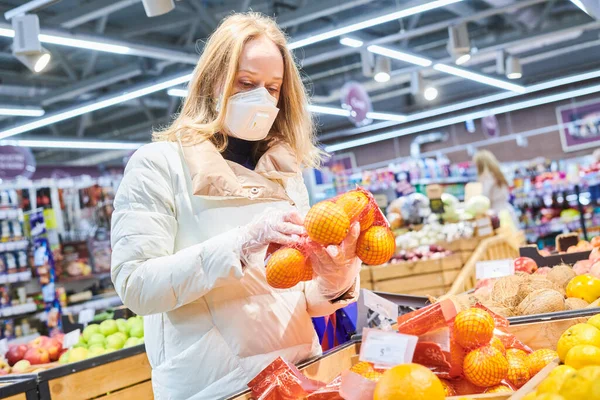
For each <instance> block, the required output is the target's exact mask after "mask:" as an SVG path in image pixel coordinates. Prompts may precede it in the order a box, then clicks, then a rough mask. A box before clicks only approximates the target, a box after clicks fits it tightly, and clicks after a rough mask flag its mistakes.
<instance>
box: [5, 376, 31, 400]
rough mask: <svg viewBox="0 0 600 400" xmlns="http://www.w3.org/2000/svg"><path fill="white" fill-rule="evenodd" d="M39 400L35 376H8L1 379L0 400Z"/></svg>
mask: <svg viewBox="0 0 600 400" xmlns="http://www.w3.org/2000/svg"><path fill="white" fill-rule="evenodd" d="M38 398H39V397H38V391H37V377H36V376H35V375H8V376H3V377H2V378H0V399H6V400H37V399H38Z"/></svg>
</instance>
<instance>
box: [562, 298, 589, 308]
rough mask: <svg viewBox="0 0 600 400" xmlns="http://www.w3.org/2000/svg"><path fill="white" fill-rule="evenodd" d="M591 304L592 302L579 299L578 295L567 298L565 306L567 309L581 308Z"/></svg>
mask: <svg viewBox="0 0 600 400" xmlns="http://www.w3.org/2000/svg"><path fill="white" fill-rule="evenodd" d="M589 305H590V304H589V303H588V302H587V301H585V300H583V299H578V298H577V297H569V298H568V299H566V300H565V308H566V309H567V310H581V309H582V308H586V307H587V306H589Z"/></svg>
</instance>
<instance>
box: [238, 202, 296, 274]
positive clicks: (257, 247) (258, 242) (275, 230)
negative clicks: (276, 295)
mask: <svg viewBox="0 0 600 400" xmlns="http://www.w3.org/2000/svg"><path fill="white" fill-rule="evenodd" d="M303 222H304V221H303V219H302V217H301V216H300V214H298V212H296V211H281V210H277V209H275V208H269V209H266V210H265V211H264V212H263V213H261V214H260V215H259V216H257V217H256V218H254V220H253V221H252V222H251V223H249V224H248V225H245V226H242V227H241V228H240V236H239V241H238V243H239V245H240V249H241V252H240V256H241V259H242V262H243V263H244V264H245V265H246V266H250V265H252V259H254V258H255V256H258V255H260V257H262V259H264V254H259V253H263V252H264V251H266V247H267V246H268V245H269V244H270V243H276V244H281V245H284V246H288V245H293V244H296V243H297V242H298V240H299V239H300V236H302V235H304V234H306V231H305V230H304V226H303Z"/></svg>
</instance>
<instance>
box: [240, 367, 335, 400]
mask: <svg viewBox="0 0 600 400" xmlns="http://www.w3.org/2000/svg"><path fill="white" fill-rule="evenodd" d="M324 386H325V384H324V383H322V382H319V381H315V380H312V379H309V378H307V377H306V376H304V375H303V374H302V372H300V370H299V369H298V368H296V366H294V365H293V364H289V363H288V362H286V361H285V360H283V359H282V358H281V357H278V358H277V359H275V361H273V362H272V363H271V364H269V365H268V366H267V367H266V368H265V369H263V370H262V371H261V372H260V373H259V374H258V375H256V377H254V379H252V380H251V381H250V382H249V383H248V387H249V388H250V390H251V391H252V395H253V396H254V398H256V400H296V399H302V398H305V397H307V396H308V395H309V394H311V393H314V392H316V391H317V390H319V389H320V388H322V387H324Z"/></svg>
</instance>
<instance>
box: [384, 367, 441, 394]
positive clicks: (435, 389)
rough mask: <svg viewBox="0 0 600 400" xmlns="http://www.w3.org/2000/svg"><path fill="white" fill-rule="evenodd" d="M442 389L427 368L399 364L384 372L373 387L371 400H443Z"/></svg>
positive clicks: (436, 378)
mask: <svg viewBox="0 0 600 400" xmlns="http://www.w3.org/2000/svg"><path fill="white" fill-rule="evenodd" d="M445 398H446V395H445V392H444V387H443V386H442V384H441V382H440V380H439V379H438V377H437V376H435V375H434V373H433V372H431V371H430V370H429V369H428V368H426V367H424V366H422V365H419V364H401V365H397V366H395V367H394V368H391V369H388V370H387V371H385V372H384V374H383V376H382V377H381V379H379V382H377V385H376V386H375V392H374V396H373V400H405V399H411V400H444V399H445Z"/></svg>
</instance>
